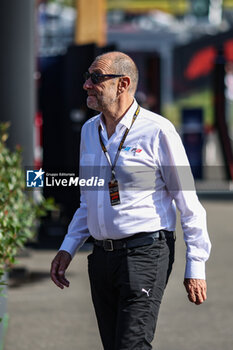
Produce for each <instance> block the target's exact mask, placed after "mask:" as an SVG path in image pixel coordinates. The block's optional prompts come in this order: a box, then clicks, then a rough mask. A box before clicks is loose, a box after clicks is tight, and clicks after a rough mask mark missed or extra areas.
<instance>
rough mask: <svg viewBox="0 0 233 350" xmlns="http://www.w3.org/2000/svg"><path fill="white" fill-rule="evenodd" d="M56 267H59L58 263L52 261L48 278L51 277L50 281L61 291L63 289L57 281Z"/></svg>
mask: <svg viewBox="0 0 233 350" xmlns="http://www.w3.org/2000/svg"><path fill="white" fill-rule="evenodd" d="M58 267H59V263H58V262H56V261H54V262H52V265H51V271H50V276H51V279H52V281H53V282H54V283H55V284H56V285H57V286H58V287H59V288H61V289H63V288H64V286H63V284H62V283H61V282H60V281H59V279H58V277H57V270H58Z"/></svg>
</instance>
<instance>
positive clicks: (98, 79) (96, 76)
mask: <svg viewBox="0 0 233 350" xmlns="http://www.w3.org/2000/svg"><path fill="white" fill-rule="evenodd" d="M83 77H84V79H85V81H86V80H88V79H89V78H91V81H92V83H93V84H99V83H100V82H101V80H102V79H103V78H119V77H124V75H123V74H99V73H89V72H86V73H84V75H83Z"/></svg>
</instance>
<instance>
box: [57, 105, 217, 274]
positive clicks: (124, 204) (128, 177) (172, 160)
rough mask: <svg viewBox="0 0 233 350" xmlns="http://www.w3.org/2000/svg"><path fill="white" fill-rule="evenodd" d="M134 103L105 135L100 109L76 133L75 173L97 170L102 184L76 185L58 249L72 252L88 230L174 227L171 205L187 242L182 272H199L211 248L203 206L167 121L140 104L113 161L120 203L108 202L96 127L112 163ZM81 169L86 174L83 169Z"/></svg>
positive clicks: (123, 232) (119, 234)
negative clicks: (75, 204) (75, 200)
mask: <svg viewBox="0 0 233 350" xmlns="http://www.w3.org/2000/svg"><path fill="white" fill-rule="evenodd" d="M136 108H137V102H136V101H134V103H133V104H132V106H131V107H130V109H129V110H128V111H127V113H126V114H125V115H124V117H123V118H122V119H121V120H120V122H119V123H118V124H117V126H116V130H115V133H114V134H113V135H112V136H111V137H110V138H109V139H108V137H107V131H106V127H105V124H104V122H103V120H102V118H101V114H99V115H97V116H95V117H93V118H91V119H90V120H88V121H87V122H86V123H85V124H84V126H83V128H82V134H81V146H80V177H82V176H83V177H86V178H90V177H91V176H92V175H94V176H96V175H98V177H99V178H103V179H104V180H105V185H106V186H104V188H101V187H96V188H94V189H93V187H92V188H90V189H89V188H88V187H85V188H84V189H82V188H81V201H80V208H78V209H77V211H76V212H75V214H74V217H73V219H72V221H71V223H70V225H69V228H68V233H67V235H66V236H65V238H64V241H63V243H62V245H61V247H60V250H66V251H68V252H69V253H70V254H71V256H74V254H75V252H76V250H77V249H79V248H80V247H81V246H82V244H83V243H84V242H85V240H86V239H87V238H88V237H89V236H90V235H91V236H93V237H94V238H95V239H98V240H102V239H121V238H125V237H127V236H130V235H133V234H135V233H139V232H153V231H157V230H160V229H165V230H168V231H174V230H175V228H176V206H177V208H178V210H179V211H180V214H181V215H180V216H181V225H182V229H183V233H184V240H185V243H186V246H187V254H186V269H185V278H200V279H204V278H205V261H206V260H207V259H208V257H209V254H210V249H211V243H210V240H209V236H208V232H207V227H206V212H205V209H204V208H203V207H202V205H201V204H200V202H199V200H198V198H197V195H196V192H195V188H194V182H193V177H192V174H191V170H190V166H189V162H188V159H187V156H186V153H185V150H184V147H183V145H182V142H181V139H180V137H179V135H178V133H177V132H176V130H175V128H174V126H173V125H172V124H171V122H170V121H168V120H167V119H165V118H163V117H162V116H160V115H158V114H155V113H152V112H150V111H148V110H145V109H144V108H140V112H139V115H138V116H137V119H136V121H135V123H134V124H133V126H132V128H131V129H130V131H129V134H128V136H127V138H126V140H125V142H124V145H123V149H122V150H121V152H120V155H119V158H118V160H117V164H116V178H117V180H118V182H119V189H120V201H121V203H120V204H118V205H115V206H111V204H110V198H109V191H108V186H107V184H108V182H109V181H110V178H111V170H110V166H109V164H108V162H107V159H106V156H105V154H104V152H103V150H102V148H101V145H100V141H99V134H98V127H99V125H101V136H102V140H103V142H104V144H105V147H106V148H107V151H108V154H109V156H110V158H111V161H112V163H113V162H114V158H115V155H116V152H117V148H118V146H119V143H120V141H121V139H122V136H123V135H124V132H125V130H126V128H129V127H130V125H131V122H132V118H133V115H134V113H135V111H136ZM85 173H86V174H85Z"/></svg>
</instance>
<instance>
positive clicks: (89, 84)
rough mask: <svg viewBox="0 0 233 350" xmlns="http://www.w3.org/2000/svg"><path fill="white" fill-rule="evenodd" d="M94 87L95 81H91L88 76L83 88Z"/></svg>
mask: <svg viewBox="0 0 233 350" xmlns="http://www.w3.org/2000/svg"><path fill="white" fill-rule="evenodd" d="M92 87H93V83H92V81H91V78H88V79H87V80H85V82H84V84H83V89H84V90H88V89H91V88H92Z"/></svg>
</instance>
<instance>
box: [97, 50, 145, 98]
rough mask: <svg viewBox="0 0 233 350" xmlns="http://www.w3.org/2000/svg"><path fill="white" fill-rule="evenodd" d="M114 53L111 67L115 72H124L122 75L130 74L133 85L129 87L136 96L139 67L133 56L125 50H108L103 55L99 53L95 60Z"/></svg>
mask: <svg viewBox="0 0 233 350" xmlns="http://www.w3.org/2000/svg"><path fill="white" fill-rule="evenodd" d="M108 54H112V57H111V61H112V64H111V67H112V70H113V72H112V73H113V74H122V75H128V76H129V77H130V80H131V85H130V88H129V92H130V93H131V94H132V95H133V96H134V95H135V92H136V90H137V85H138V77H139V74H138V69H137V66H136V64H135V62H134V61H133V60H132V58H131V57H129V56H128V55H126V54H125V53H123V52H118V51H112V52H107V53H104V54H102V55H99V56H97V57H96V59H95V61H98V60H99V59H101V58H102V57H103V56H105V55H108Z"/></svg>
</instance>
